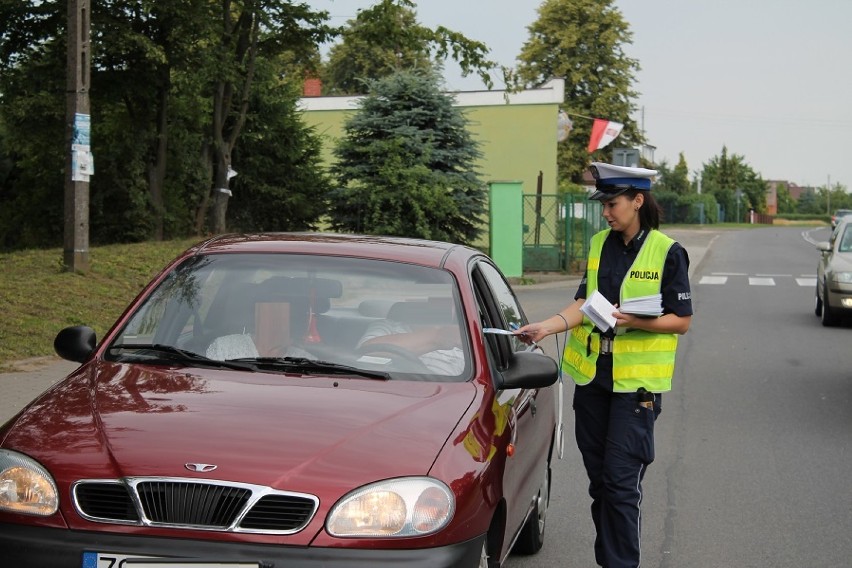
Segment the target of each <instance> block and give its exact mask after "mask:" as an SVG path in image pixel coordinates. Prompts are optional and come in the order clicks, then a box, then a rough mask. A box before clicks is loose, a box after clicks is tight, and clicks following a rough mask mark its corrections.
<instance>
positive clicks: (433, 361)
mask: <svg viewBox="0 0 852 568" xmlns="http://www.w3.org/2000/svg"><path fill="white" fill-rule="evenodd" d="M383 345H389V346H392V347H397V348H401V349H402V350H404V351H407V352H409V353H412V354H414V355H416V356H417V358H418V359H419V360H420V361H421V362H422V363H423V365H424V366H425V367H426V368H427V369H429V371H431V372H432V373H434V374H436V375H449V376H454V375H460V374H461V373H462V372H464V368H465V360H464V351H463V350H462V348H461V337H460V334H459V327H458V325H457V324H444V325H437V324H435V325H431V324H430V325H424V326H415V325H412V324H410V323H407V322H403V321H400V320H397V319H394V318H393V310H391V313H389V314H388V317H387V318H386V319H383V320H378V321H375V322H373V323H371V324H370V325H369V326H368V327H367V329H366V331H365V332H364V334H363V335H362V336H361V339H360V340H359V341H358V345H357V347H356V349H357V350H358V351H360V352H362V353H377V354H378V353H382V346H383ZM389 353H390V351H389Z"/></svg>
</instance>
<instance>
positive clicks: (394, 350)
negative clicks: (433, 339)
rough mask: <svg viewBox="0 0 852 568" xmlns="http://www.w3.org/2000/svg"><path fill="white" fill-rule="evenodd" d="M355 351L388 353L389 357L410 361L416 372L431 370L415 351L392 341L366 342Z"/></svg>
mask: <svg viewBox="0 0 852 568" xmlns="http://www.w3.org/2000/svg"><path fill="white" fill-rule="evenodd" d="M355 353H357V354H358V355H374V354H375V355H378V354H385V355H390V356H391V359H395V358H399V359H403V360H405V361H406V362H407V363H412V364H413V365H414V366H415V367H416V370H417V371H418V372H431V371H429V367H427V366H426V365H425V364H424V363H423V361H421V360H420V357H418V356H417V353H415V352H414V351H411V350H410V349H406V348H405V347H400V346H399V345H394V344H393V343H366V344H364V345H362V346H361V347H358V348H357V349H356V350H355Z"/></svg>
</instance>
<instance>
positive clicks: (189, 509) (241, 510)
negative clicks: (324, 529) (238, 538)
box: [71, 477, 319, 535]
mask: <svg viewBox="0 0 852 568" xmlns="http://www.w3.org/2000/svg"><path fill="white" fill-rule="evenodd" d="M98 486H101V487H98ZM112 486H116V487H115V488H113V487H112ZM118 487H122V488H124V489H125V490H126V492H127V499H128V503H127V504H125V503H123V502H122V501H121V498H122V495H121V491H120V490H119V489H118ZM71 495H72V502H73V504H74V508H75V510H76V511H77V513H78V514H79V515H80V516H81V517H83V518H84V519H86V520H88V521H92V522H97V523H115V524H122V525H134V526H146V527H156V528H173V529H187V530H206V531H218V532H235V533H250V534H271V535H287V534H295V533H297V532H299V531H301V530H302V529H304V528H305V527H306V526H307V525H308V523H310V522H311V520H312V519H313V517H314V515H315V514H316V512H317V508H318V507H319V499H318V498H317V497H316V496H314V495H310V494H307V493H296V492H291V491H280V490H276V489H272V488H271V487H266V486H262V485H251V484H247V483H237V482H233V481H222V480H208V479H196V478H185V477H125V478H121V479H83V480H80V481H77V482H75V483H74V484H73V485H72V486H71ZM100 495H107V496H108V497H110V498H111V500H110V502H109V503H106V504H101V503H98V502H97V499H98V496H100ZM267 497H268V498H269V499H265V498H267ZM270 499H272V500H273V501H274V502H278V503H283V506H278V507H276V508H274V509H273V511H272V518H271V519H270V518H269V515H270V511H269V507H268V505H269V503H270ZM261 500H263V501H264V502H263V503H261ZM257 505H260V506H259V507H258V509H257V510H254V508H255V506H257ZM122 508H123V509H124V510H123V511H122ZM130 510H135V513H136V517H137V519H136V520H128V516H129V515H128V511H130ZM110 511H113V512H114V514H113V515H111V516H108V515H110ZM294 513H295V514H294ZM276 515H277V516H276ZM246 517H248V518H249V519H251V520H250V521H248V522H247V524H248V525H250V527H248V528H246V527H242V526H241V523H242V522H243V520H244V519H246ZM259 517H260V518H262V519H264V522H262V523H258V521H257V519H258V518H259ZM259 525H262V526H259ZM275 526H278V527H281V528H277V529H276V528H263V527H275ZM252 527H253V528H252Z"/></svg>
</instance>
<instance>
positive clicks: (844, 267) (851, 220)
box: [814, 215, 852, 326]
mask: <svg viewBox="0 0 852 568" xmlns="http://www.w3.org/2000/svg"><path fill="white" fill-rule="evenodd" d="M817 248H818V249H819V250H820V251H821V253H822V256H821V257H820V261H819V265H818V266H817V286H816V309H815V310H814V311H815V312H816V315H818V316H821V317H822V324H823V325H824V326H835V325H837V324H839V323H840V322H841V318H842V317H843V316H844V315H846V316H848V315H852V215H847V216H846V217H841V218H840V220H839V221H838V223H837V226H836V227H835V228H834V230H833V231H832V232H831V237H830V239H829V241H828V242H821V243H817Z"/></svg>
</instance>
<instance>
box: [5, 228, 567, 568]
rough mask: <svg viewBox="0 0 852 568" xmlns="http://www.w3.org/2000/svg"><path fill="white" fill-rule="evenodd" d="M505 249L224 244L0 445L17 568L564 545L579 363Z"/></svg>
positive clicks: (82, 353) (435, 556)
mask: <svg viewBox="0 0 852 568" xmlns="http://www.w3.org/2000/svg"><path fill="white" fill-rule="evenodd" d="M524 323H526V317H525V315H524V313H523V311H522V310H521V307H520V305H519V304H518V302H517V299H516V297H515V295H514V293H513V292H512V290H511V288H510V286H509V285H508V284H507V282H506V280H505V278H504V277H503V276H502V274H501V273H500V271H499V270H498V269H497V267H496V266H495V265H494V263H493V262H492V261H491V260H490V259H489V258H488V257H487V256H485V255H483V254H482V253H480V252H478V251H476V250H473V249H471V248H467V247H464V246H459V245H453V244H448V243H439V242H429V241H420V240H413V239H399V238H383V237H365V236H351V235H350V236H342V235H326V234H261V235H242V236H222V237H216V238H213V239H211V240H208V241H206V242H204V243H201V244H199V245H197V246H195V247H193V248H191V249H190V250H188V251H186V252H185V253H184V254H182V255H181V256H180V257H179V258H177V259H176V260H175V261H173V262H172V263H171V264H170V265H169V266H168V267H167V268H166V269H165V270H164V271H163V272H162V273H161V274H160V275H159V276H157V277H156V278H155V279H154V280H153V281H152V282H151V283H150V284H149V285H148V286H147V287H146V288H145V289H144V290H143V291H142V293H141V294H140V295H139V297H138V298H137V299H136V300H135V301H134V302H133V303H132V304H131V305H130V307H129V308H128V309H127V310H126V311H125V313H124V314H123V315H122V316H121V317H120V318H119V319H118V321H117V322H116V324H115V325H114V326H113V328H112V329H111V330H109V331H108V332H107V333H106V335H105V337H104V338H103V340H102V341H101V342H100V343H97V342H96V338H95V333H94V331H93V330H92V329H90V328H88V327H84V326H76V327H71V328H67V329H65V330H63V331H62V332H60V333H59V335H58V336H57V338H56V342H55V347H56V350H57V352H58V353H59V354H60V355H61V356H63V357H64V358H66V359H69V360H72V361H77V362H79V363H81V365H80V367H79V368H78V369H77V370H76V371H74V372H73V373H71V374H70V375H69V376H68V377H67V378H65V379H64V380H62V381H61V382H59V383H58V384H56V385H55V386H54V387H52V388H50V389H49V390H48V391H46V392H45V393H43V394H42V395H41V396H39V397H38V398H37V399H36V400H34V401H33V402H32V403H31V404H30V405H28V406H27V407H26V408H25V409H23V410H22V411H21V412H20V413H19V414H18V415H17V416H15V417H14V418H13V419H11V420H10V421H9V422H7V423H6V424H5V425H4V426H3V427H2V429H0V558H2V559H3V561H2V564H3V565H4V566H27V567H45V568H47V567H50V568H117V567H119V566H121V567H123V568H133V567H141V566H147V567H149V568H150V567H151V566H155V567H158V568H166V567H177V566H181V567H184V566H192V567H193V568H203V567H206V566H214V565H215V566H217V567H220V568H227V567H252V568H261V567H263V568H300V567H319V566H323V567H333V566H346V567H349V568H351V567H359V566H360V567H365V568H366V567H370V568H375V567H376V566H406V567H416V566H423V567H427V566H428V567H429V568H435V567H441V566H447V567H449V566H453V567H465V566H470V567H474V566H479V567H486V566H489V567H494V566H500V565H501V564H502V563H503V562H504V560H505V559H506V557H507V556H508V554H509V552H510V551H511V550H512V549H513V547H514V550H515V551H520V552H524V553H534V552H536V551H538V549H539V548H541V546H542V543H543V537H544V528H545V520H546V513H547V506H548V500H549V487H550V473H551V461H552V460H553V459H554V458H555V457H556V456H557V455H558V454H559V452H560V451H561V434H562V431H561V396H560V393H561V383H559V382H557V374H558V369H557V365H556V363H555V362H554V361H553V360H552V359H551V358H549V357H547V356H546V355H544V354H543V353H542V352H541V351H540V350H539V349H538V348H535V347H534V348H532V349H530V348H529V347H528V346H526V345H525V344H523V343H522V342H520V341H518V339H517V338H516V337H515V336H513V335H511V334H509V333H507V330H511V329H512V328H513V327H514V326H518V325H523V324H524Z"/></svg>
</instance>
